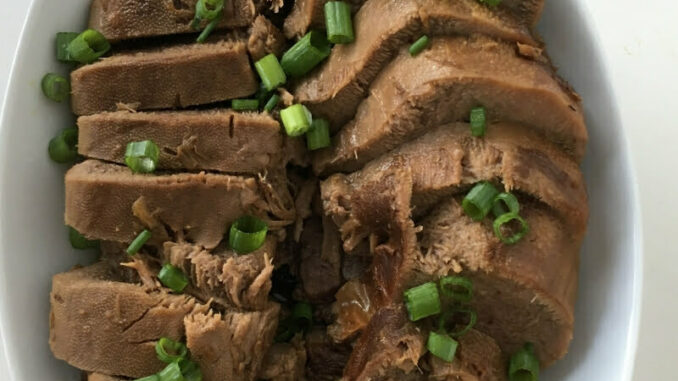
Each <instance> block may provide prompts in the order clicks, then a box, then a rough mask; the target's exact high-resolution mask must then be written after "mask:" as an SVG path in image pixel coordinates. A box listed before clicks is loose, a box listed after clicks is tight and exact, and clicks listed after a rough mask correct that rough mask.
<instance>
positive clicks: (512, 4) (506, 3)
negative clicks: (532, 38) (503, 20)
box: [499, 0, 545, 26]
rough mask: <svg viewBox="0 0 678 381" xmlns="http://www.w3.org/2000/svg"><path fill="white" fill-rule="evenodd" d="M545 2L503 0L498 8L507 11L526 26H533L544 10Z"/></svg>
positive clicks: (539, 0) (538, 0)
mask: <svg viewBox="0 0 678 381" xmlns="http://www.w3.org/2000/svg"><path fill="white" fill-rule="evenodd" d="M544 3H545V0H503V1H502V2H501V3H500V5H499V6H500V7H504V8H506V9H508V10H509V11H510V12H511V13H512V14H513V15H515V16H516V17H517V18H518V19H520V20H521V21H523V22H524V23H525V24H526V25H529V26H535V25H537V22H538V21H539V18H540V17H541V13H542V11H543V10H544Z"/></svg>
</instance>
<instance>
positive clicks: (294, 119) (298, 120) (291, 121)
mask: <svg viewBox="0 0 678 381" xmlns="http://www.w3.org/2000/svg"><path fill="white" fill-rule="evenodd" d="M280 119H282V123H283V126H284V127H285V132H286V133H287V135H288V136H293V137H294V136H301V135H303V134H305V133H306V132H307V131H308V130H309V129H310V128H311V125H312V124H313V115H311V112H310V111H308V109H307V108H306V106H304V105H301V104H295V105H292V106H290V107H287V108H285V109H283V110H282V111H280Z"/></svg>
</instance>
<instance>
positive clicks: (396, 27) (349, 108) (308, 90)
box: [294, 0, 539, 130]
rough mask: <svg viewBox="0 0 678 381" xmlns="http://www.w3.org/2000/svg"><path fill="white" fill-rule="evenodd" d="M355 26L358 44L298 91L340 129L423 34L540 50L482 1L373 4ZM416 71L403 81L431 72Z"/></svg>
mask: <svg viewBox="0 0 678 381" xmlns="http://www.w3.org/2000/svg"><path fill="white" fill-rule="evenodd" d="M384 20H388V22H384ZM353 23H354V27H355V35H356V40H355V42H354V43H352V44H347V45H337V46H335V47H334V49H333V50H332V54H331V55H330V57H329V58H328V61H327V62H326V63H325V64H324V66H322V67H321V68H320V69H319V70H317V71H315V72H314V73H313V74H311V75H310V76H308V77H306V78H304V79H303V81H301V82H300V84H299V86H298V87H297V89H296V90H295V92H294V95H295V97H296V98H297V100H298V101H300V102H302V103H304V104H305V105H307V106H308V107H309V109H310V110H311V111H312V112H313V114H314V115H318V116H322V117H324V118H327V119H328V120H329V121H330V122H331V125H332V126H333V128H334V129H335V130H336V129H337V128H339V127H341V126H342V125H343V124H344V123H346V122H348V121H349V120H351V118H352V117H353V115H354V114H355V111H356V109H357V107H358V104H359V103H360V102H361V101H362V99H363V98H364V97H365V96H367V95H368V90H369V86H370V83H371V82H372V81H373V80H374V79H375V78H376V77H377V75H378V74H379V72H381V71H382V69H383V68H384V67H385V66H386V65H387V64H388V63H389V62H390V61H391V59H392V58H393V56H394V55H396V54H397V52H398V51H399V50H400V48H401V47H403V46H409V45H410V44H411V43H412V42H413V41H414V40H416V39H418V38H419V37H421V36H422V35H424V34H426V35H428V36H429V37H433V36H445V35H457V34H461V35H468V34H472V33H481V34H486V35H489V36H492V37H496V38H499V39H503V40H507V41H514V42H520V43H523V44H528V45H539V43H538V42H537V41H535V39H534V38H533V37H532V35H531V34H530V30H529V28H527V27H525V26H524V25H521V24H519V23H517V22H516V21H515V19H514V18H513V17H512V16H511V15H509V14H506V12H503V11H501V10H493V9H490V8H488V7H487V6H485V5H483V4H481V3H480V2H478V1H477V0H457V1H436V0H407V1H392V0H369V1H367V2H366V3H365V4H364V5H363V6H362V8H360V10H359V11H358V13H357V14H356V16H355V18H354V22H353ZM450 53H451V52H450ZM441 59H442V58H441ZM417 66H418V69H417V70H413V71H409V72H407V75H405V76H403V77H402V78H399V80H403V79H405V77H409V76H414V77H417V75H415V74H416V73H419V72H422V71H427V70H430V69H429V68H425V67H424V66H419V65H417ZM494 70H497V68H494Z"/></svg>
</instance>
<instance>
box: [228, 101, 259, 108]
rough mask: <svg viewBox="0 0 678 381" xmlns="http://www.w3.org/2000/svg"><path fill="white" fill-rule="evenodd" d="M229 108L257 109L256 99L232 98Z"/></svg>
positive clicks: (257, 102)
mask: <svg viewBox="0 0 678 381" xmlns="http://www.w3.org/2000/svg"><path fill="white" fill-rule="evenodd" d="M231 108H232V109H233V110H236V111H253V110H258V109H259V101H258V100H257V99H234V100H232V101H231Z"/></svg>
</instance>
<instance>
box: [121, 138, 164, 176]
mask: <svg viewBox="0 0 678 381" xmlns="http://www.w3.org/2000/svg"><path fill="white" fill-rule="evenodd" d="M158 156H160V149H159V148H158V145H157V144H155V143H153V142H152V141H150V140H144V141H141V142H130V143H128V144H127V149H126V150H125V164H127V166H128V167H129V168H130V169H131V170H132V172H135V173H153V172H154V171H155V168H156V167H157V165H158Z"/></svg>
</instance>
